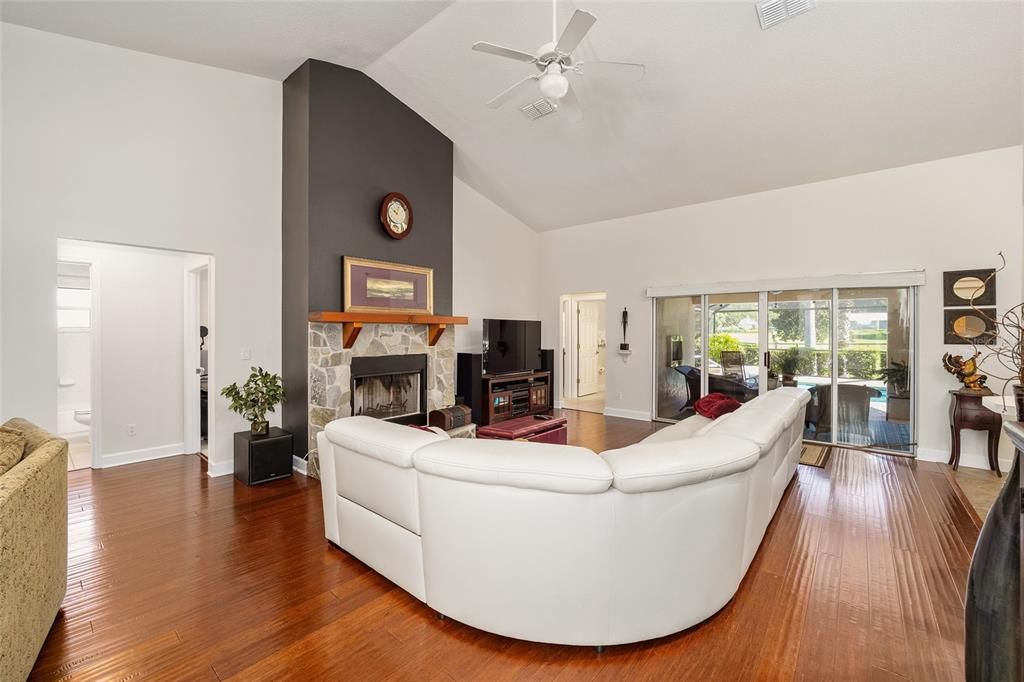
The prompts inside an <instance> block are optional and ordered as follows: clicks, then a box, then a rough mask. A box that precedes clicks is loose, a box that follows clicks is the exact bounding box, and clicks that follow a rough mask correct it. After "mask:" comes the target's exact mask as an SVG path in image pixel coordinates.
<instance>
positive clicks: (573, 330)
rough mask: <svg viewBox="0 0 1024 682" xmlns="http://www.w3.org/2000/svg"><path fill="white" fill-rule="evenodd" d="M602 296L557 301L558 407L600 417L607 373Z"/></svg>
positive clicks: (600, 294)
mask: <svg viewBox="0 0 1024 682" xmlns="http://www.w3.org/2000/svg"><path fill="white" fill-rule="evenodd" d="M606 299H607V297H606V295H605V294H604V293H587V294H565V295H563V296H561V297H560V300H559V304H560V309H561V315H560V318H561V330H560V334H559V339H560V344H561V349H560V355H561V364H562V368H561V370H562V371H561V375H562V381H561V382H560V388H561V404H562V407H564V408H567V409H571V410H582V411H584V412H597V413H603V412H604V406H605V390H606V376H607V373H606V370H607V365H606V362H607V346H608V343H607V333H606V327H607V325H606V319H607V316H606V305H607V300H606Z"/></svg>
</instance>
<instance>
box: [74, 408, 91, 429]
mask: <svg viewBox="0 0 1024 682" xmlns="http://www.w3.org/2000/svg"><path fill="white" fill-rule="evenodd" d="M74 420H75V421H76V422H78V423H79V424H85V425H86V426H89V424H91V423H92V410H75V416H74Z"/></svg>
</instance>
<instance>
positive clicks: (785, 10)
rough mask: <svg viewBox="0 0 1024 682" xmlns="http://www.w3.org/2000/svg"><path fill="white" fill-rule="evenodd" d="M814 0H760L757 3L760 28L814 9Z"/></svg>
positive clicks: (779, 22) (768, 26) (769, 26)
mask: <svg viewBox="0 0 1024 682" xmlns="http://www.w3.org/2000/svg"><path fill="white" fill-rule="evenodd" d="M814 6H815V0H761V1H760V2H758V3H757V20H758V21H760V22H761V28H762V29H766V28H771V27H772V26H774V25H775V24H781V23H782V22H783V21H786V20H787V19H792V18H793V17H795V16H796V15H798V14H803V13H804V12H809V11H811V10H812V9H814Z"/></svg>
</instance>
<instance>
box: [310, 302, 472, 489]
mask: <svg viewBox="0 0 1024 682" xmlns="http://www.w3.org/2000/svg"><path fill="white" fill-rule="evenodd" d="M419 354H423V355H426V356H427V411H428V412H429V411H430V410H436V409H439V408H442V407H450V406H452V405H454V404H455V330H454V329H449V330H447V331H445V332H444V334H442V335H441V338H440V339H439V340H438V342H437V345H435V346H433V347H431V346H428V345H427V327H426V326H425V325H412V324H368V325H366V326H365V327H363V330H362V332H361V333H360V334H359V337H358V338H357V339H356V342H355V344H354V345H353V347H352V348H351V349H350V350H345V349H343V348H342V334H341V325H340V324H330V323H321V322H311V323H309V351H308V353H307V357H308V359H309V442H308V444H307V452H308V456H307V459H308V462H307V466H306V472H307V474H308V475H309V476H312V477H313V478H320V462H319V458H318V453H317V444H316V435H317V434H318V433H320V431H322V430H323V427H324V426H326V425H327V424H328V423H329V422H331V421H334V420H335V419H340V418H342V417H348V416H351V414H352V386H351V381H352V358H353V357H358V356H380V355H419Z"/></svg>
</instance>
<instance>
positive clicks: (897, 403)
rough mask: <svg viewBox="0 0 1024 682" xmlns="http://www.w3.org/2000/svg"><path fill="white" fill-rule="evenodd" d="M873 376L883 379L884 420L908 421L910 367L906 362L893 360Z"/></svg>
mask: <svg viewBox="0 0 1024 682" xmlns="http://www.w3.org/2000/svg"><path fill="white" fill-rule="evenodd" d="M875 376H876V377H877V378H879V379H884V380H885V385H886V394H885V420H886V421H896V422H908V421H910V367H909V366H908V365H907V363H905V362H900V361H899V360H893V361H892V362H891V363H890V364H889V366H888V367H885V368H882V369H880V370H878V371H877V372H876V373H875Z"/></svg>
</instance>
